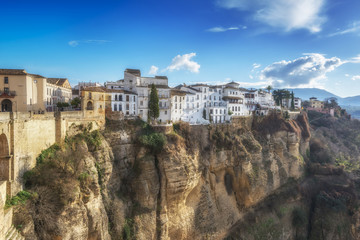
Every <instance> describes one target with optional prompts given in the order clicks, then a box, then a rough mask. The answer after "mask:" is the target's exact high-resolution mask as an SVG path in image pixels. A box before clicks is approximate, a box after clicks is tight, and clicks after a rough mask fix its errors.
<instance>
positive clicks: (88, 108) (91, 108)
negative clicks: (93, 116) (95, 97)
mask: <svg viewBox="0 0 360 240" xmlns="http://www.w3.org/2000/svg"><path fill="white" fill-rule="evenodd" d="M86 110H94V108H93V107H87V108H86Z"/></svg>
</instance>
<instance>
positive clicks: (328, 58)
mask: <svg viewBox="0 0 360 240" xmlns="http://www.w3.org/2000/svg"><path fill="white" fill-rule="evenodd" d="M0 11H1V14H0V29H1V31H0V68H18V69H26V70H27V72H29V73H36V74H41V75H43V76H46V77H66V78H68V79H69V81H70V83H71V84H72V85H75V84H76V83H77V82H79V81H92V82H99V83H103V82H106V81H116V80H119V79H121V78H123V72H124V70H125V69H126V68H137V69H140V70H141V72H142V75H143V76H153V75H166V76H168V78H169V85H170V86H176V85H178V84H181V83H187V84H191V83H197V82H201V83H208V84H221V83H224V82H228V81H236V82H239V83H240V84H241V86H243V87H257V88H262V87H265V86H268V85H271V86H273V87H276V88H286V87H318V88H322V89H326V90H328V91H330V92H332V93H334V94H336V95H338V96H341V97H347V96H354V95H360V44H359V43H360V14H359V12H360V1H358V0H302V1H299V0H271V1H265V0H171V1H169V0H156V1H151V0H129V1H122V0H101V1H92V0H88V1H82V0H72V1H68V0H62V1H57V0H52V1H48V0H47V1H37V0H33V1H22V0H12V1H4V0H2V2H1V4H0Z"/></svg>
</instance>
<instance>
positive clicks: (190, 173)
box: [15, 114, 310, 240]
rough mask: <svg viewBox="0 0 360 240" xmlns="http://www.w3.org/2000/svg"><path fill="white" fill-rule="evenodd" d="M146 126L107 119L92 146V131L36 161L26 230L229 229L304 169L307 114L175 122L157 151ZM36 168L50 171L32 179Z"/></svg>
mask: <svg viewBox="0 0 360 240" xmlns="http://www.w3.org/2000/svg"><path fill="white" fill-rule="evenodd" d="M147 128H148V127H146V126H145V125H144V124H143V123H140V122H138V121H136V122H126V121H122V122H116V121H110V122H109V123H108V124H107V128H106V129H105V130H104V131H103V132H102V137H101V144H97V145H96V144H95V147H94V146H93V145H94V143H93V140H91V141H90V142H89V141H88V140H87V138H84V139H85V140H83V139H80V140H79V141H73V142H70V143H67V146H70V147H68V148H63V150H61V151H60V153H61V154H60V153H59V154H58V155H59V156H60V158H61V157H62V159H70V160H69V161H62V160H61V161H60V160H56V161H55V163H56V164H58V165H59V166H61V167H59V166H57V165H56V166H54V164H51V166H52V167H51V168H50V169H48V171H46V170H47V169H42V170H39V169H40V167H37V168H36V169H35V170H34V171H35V173H34V174H33V175H32V178H30V180H31V181H32V182H31V181H30V184H28V188H29V190H30V191H34V192H36V197H34V198H33V199H32V200H31V201H30V203H28V204H27V205H26V207H20V208H18V209H17V214H16V217H15V221H16V223H17V224H22V226H23V227H22V229H23V230H22V231H23V234H24V235H25V236H28V239H36V238H37V239H64V240H65V239H223V238H224V237H226V236H227V235H228V234H229V232H231V229H232V228H233V229H235V228H236V224H238V223H239V221H240V222H241V221H242V220H244V219H246V217H247V216H248V214H249V212H252V211H254V208H255V207H256V206H260V205H261V204H263V203H264V201H265V200H266V199H267V198H269V196H272V195H273V194H276V193H277V192H278V191H279V189H282V188H283V187H284V186H287V184H288V183H289V182H294V181H296V179H299V178H300V177H301V176H303V173H304V169H305V168H304V164H305V161H304V158H305V155H306V151H307V150H308V148H309V139H310V130H309V125H308V120H307V116H306V114H301V115H299V116H298V118H297V119H296V120H284V119H283V118H282V117H281V116H279V115H276V114H274V115H270V116H268V117H265V118H264V117H256V118H254V119H253V118H240V119H238V120H237V121H236V122H234V123H233V124H226V125H225V124H224V125H209V126H189V125H188V124H185V123H181V124H177V125H175V126H174V130H171V131H168V132H167V133H166V141H167V142H166V144H165V145H164V147H163V148H162V150H161V151H158V150H154V146H155V147H156V146H157V144H159V143H158V142H156V141H155V140H156V139H155V140H154V138H152V136H151V137H149V140H148V141H149V144H148V145H146V144H144V141H139V139H141V136H142V135H144V134H147V133H146V131H147V130H146V129H147ZM144 129H145V130H144ZM155 130H156V128H155ZM144 131H145V132H144ZM159 131H160V130H159ZM150 141H155V145H151V144H152V142H150ZM66 152H69V154H66ZM56 156H57V155H56ZM54 159H58V158H56V157H54ZM51 161H54V160H51ZM51 161H50V162H51ZM69 166H71V167H69ZM38 168H39V169H38ZM45 172H48V173H49V176H48V177H49V178H50V180H49V179H48V180H45V176H43V173H45ZM37 173H39V175H38V176H42V178H44V179H43V180H41V181H40V180H36V181H35V180H34V179H35V178H34V176H37V175H36V174H37ZM40 173H41V174H42V175H41V174H40ZM50 175H51V176H50ZM54 189H56V191H53V190H54ZM66 190H68V191H66ZM56 198H58V199H56ZM46 219H51V221H49V220H46ZM234 232H236V230H234ZM287 234H293V230H291V231H289V232H287ZM283 239H288V238H283Z"/></svg>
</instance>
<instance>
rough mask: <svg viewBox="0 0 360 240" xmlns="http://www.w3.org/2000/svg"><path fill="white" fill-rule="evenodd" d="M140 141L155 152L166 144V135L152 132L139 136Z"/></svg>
mask: <svg viewBox="0 0 360 240" xmlns="http://www.w3.org/2000/svg"><path fill="white" fill-rule="evenodd" d="M139 140H140V143H141V144H143V145H145V146H146V147H148V148H149V149H150V151H152V152H153V153H159V152H160V151H161V150H162V149H163V147H164V146H165V144H166V137H165V135H164V134H162V133H151V134H148V135H142V136H140V137H139Z"/></svg>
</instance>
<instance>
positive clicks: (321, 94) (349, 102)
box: [288, 88, 360, 106]
mask: <svg viewBox="0 0 360 240" xmlns="http://www.w3.org/2000/svg"><path fill="white" fill-rule="evenodd" d="M288 90H289V91H290V92H291V91H294V94H295V97H299V98H301V99H302V100H309V98H311V97H316V98H317V99H319V100H324V99H326V98H330V97H335V98H337V100H338V103H339V105H341V106H360V95H359V96H354V97H346V98H342V97H339V96H337V95H335V94H333V93H331V92H328V91H326V90H323V89H319V88H290V89H288Z"/></svg>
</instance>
